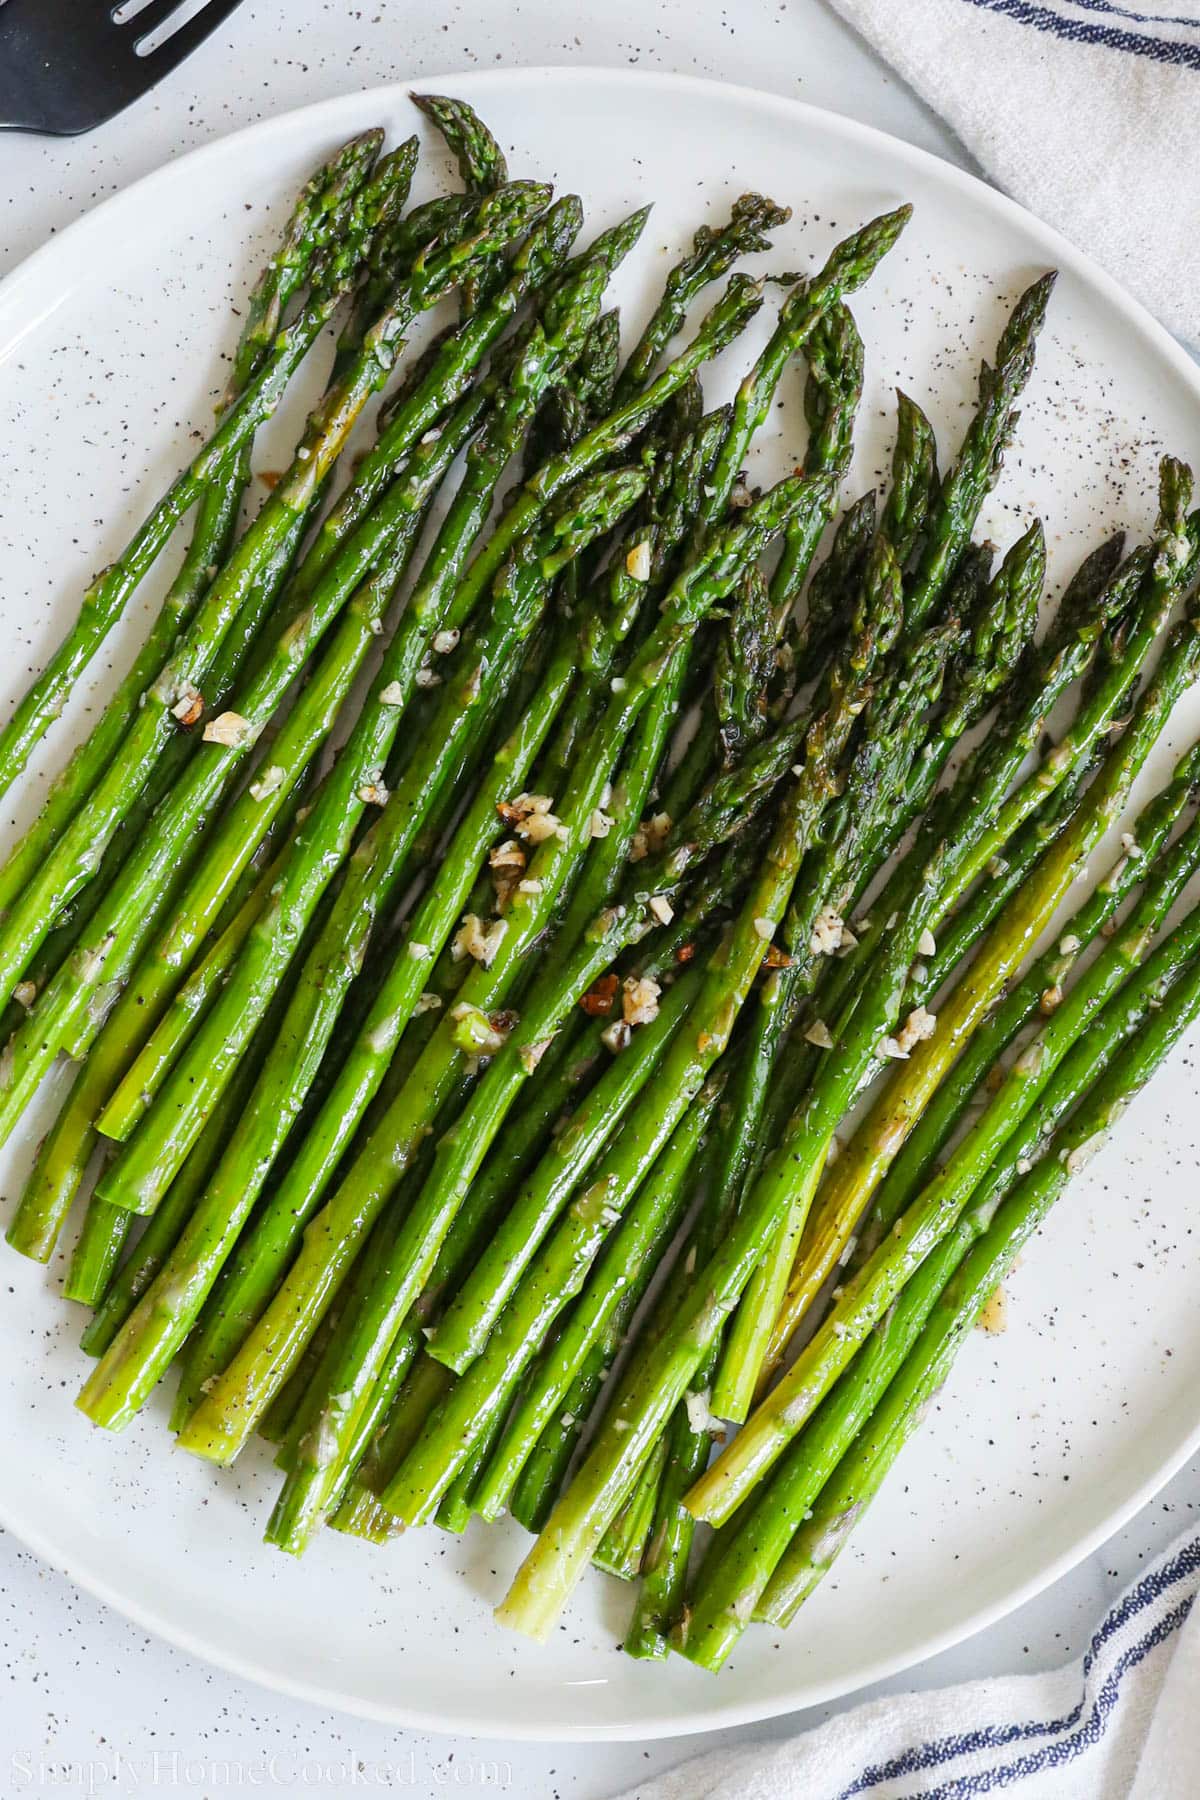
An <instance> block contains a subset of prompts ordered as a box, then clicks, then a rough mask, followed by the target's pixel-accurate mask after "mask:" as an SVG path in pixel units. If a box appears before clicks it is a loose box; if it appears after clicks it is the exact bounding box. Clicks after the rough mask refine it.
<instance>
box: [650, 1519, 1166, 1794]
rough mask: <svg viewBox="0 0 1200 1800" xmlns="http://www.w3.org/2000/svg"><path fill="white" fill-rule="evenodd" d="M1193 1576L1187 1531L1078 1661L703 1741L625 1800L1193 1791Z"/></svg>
mask: <svg viewBox="0 0 1200 1800" xmlns="http://www.w3.org/2000/svg"><path fill="white" fill-rule="evenodd" d="M1197 1587H1200V1537H1198V1536H1197V1535H1196V1532H1195V1529H1194V1527H1193V1528H1192V1529H1191V1530H1190V1531H1188V1532H1187V1533H1185V1534H1184V1536H1182V1537H1181V1538H1179V1539H1177V1540H1176V1542H1175V1543H1174V1544H1172V1545H1171V1547H1170V1549H1169V1550H1167V1551H1165V1552H1164V1554H1163V1555H1162V1556H1160V1557H1159V1558H1158V1560H1157V1561H1156V1562H1155V1563H1153V1564H1152V1565H1151V1567H1150V1568H1148V1569H1147V1570H1146V1571H1145V1573H1144V1574H1143V1575H1142V1576H1141V1577H1140V1578H1139V1579H1138V1580H1137V1581H1136V1582H1134V1584H1133V1585H1132V1586H1131V1587H1129V1588H1127V1589H1126V1591H1125V1592H1124V1593H1123V1594H1122V1595H1121V1597H1120V1599H1119V1600H1117V1602H1116V1603H1115V1605H1114V1606H1113V1607H1112V1608H1111V1610H1110V1611H1109V1612H1108V1614H1107V1615H1106V1616H1105V1618H1104V1619H1103V1620H1102V1621H1101V1623H1100V1624H1099V1625H1098V1626H1097V1627H1096V1630H1095V1631H1094V1632H1093V1634H1092V1638H1091V1641H1090V1643H1089V1645H1088V1649H1087V1653H1086V1655H1085V1656H1084V1657H1083V1658H1082V1660H1081V1661H1079V1662H1073V1663H1068V1664H1066V1665H1065V1667H1063V1668H1061V1669H1055V1670H1053V1671H1051V1672H1050V1673H1049V1674H1046V1675H1007V1676H1003V1677H1001V1678H999V1679H997V1680H988V1681H971V1682H966V1683H964V1684H963V1685H962V1686H961V1687H953V1688H942V1689H939V1690H935V1691H932V1692H928V1693H914V1694H903V1695H899V1696H891V1697H889V1698H887V1699H883V1700H871V1701H869V1702H867V1703H866V1704H865V1705H862V1706H858V1707H853V1708H851V1709H850V1710H848V1711H846V1712H842V1713H838V1714H837V1715H836V1716H835V1717H834V1718H832V1719H830V1720H829V1721H828V1722H827V1723H826V1724H824V1725H820V1726H818V1727H817V1728H816V1729H815V1730H813V1731H806V1732H804V1733H803V1734H802V1735H801V1736H799V1737H792V1738H790V1739H787V1740H785V1741H784V1742H782V1743H778V1744H775V1745H765V1746H764V1745H761V1744H760V1745H755V1746H752V1747H750V1748H746V1747H744V1746H743V1747H742V1748H740V1749H736V1750H730V1751H728V1752H726V1753H724V1754H722V1753H720V1752H718V1753H717V1754H716V1755H713V1754H712V1753H711V1752H710V1753H709V1754H708V1755H707V1756H705V1757H702V1758H696V1759H694V1760H693V1761H691V1762H686V1763H683V1764H682V1765H681V1766H680V1767H679V1768H676V1769H672V1770H670V1771H669V1772H668V1773H667V1774H665V1775H661V1776H658V1777H657V1778H656V1779H654V1780H650V1781H647V1782H645V1783H644V1784H643V1785H641V1786H639V1787H637V1788H631V1789H630V1790H629V1792H628V1793H627V1794H624V1795H622V1796H621V1800H857V1797H858V1796H862V1800H969V1797H973V1796H975V1795H979V1794H995V1793H998V1792H1000V1791H1001V1790H1003V1791H1004V1792H1005V1793H1008V1792H1010V1791H1011V1792H1014V1793H1016V1794H1017V1795H1019V1797H1020V1800H1193V1797H1194V1796H1196V1795H1200V1703H1198V1696H1200V1607H1198V1608H1196V1610H1195V1616H1194V1617H1191V1616H1189V1615H1190V1614H1191V1612H1192V1601H1193V1600H1194V1598H1195V1595H1196V1590H1197ZM793 1629H794V1630H796V1629H799V1627H798V1626H794V1627H793ZM717 1679H718V1680H719V1679H720V1677H717Z"/></svg>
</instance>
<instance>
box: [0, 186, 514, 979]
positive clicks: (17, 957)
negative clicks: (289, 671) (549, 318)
mask: <svg viewBox="0 0 1200 1800" xmlns="http://www.w3.org/2000/svg"><path fill="white" fill-rule="evenodd" d="M547 199H548V195H547V193H546V190H545V189H544V188H538V187H534V186H530V185H526V186H524V187H522V186H519V185H517V184H514V185H513V187H511V188H508V189H505V190H502V192H501V193H499V194H497V195H493V196H489V198H488V199H486V200H484V201H483V202H482V203H481V204H480V206H479V209H478V214H477V220H476V224H477V229H476V230H475V231H474V232H473V234H472V235H470V236H468V237H465V238H463V239H461V240H459V241H458V242H456V243H455V244H454V245H452V246H450V247H448V248H447V249H446V250H443V251H440V252H438V253H436V254H435V255H434V256H432V257H431V258H430V259H429V261H428V263H425V262H423V261H419V262H418V266H417V268H416V270H415V271H414V273H413V275H412V276H411V277H409V278H408V280H406V281H405V282H404V283H403V284H402V285H401V287H400V289H399V290H398V291H397V292H396V293H395V295H394V296H393V298H392V301H391V303H390V304H389V306H388V307H387V308H386V309H385V311H384V312H383V313H382V314H381V315H380V317H379V318H378V319H377V320H376V322H375V324H374V325H373V326H372V327H371V330H370V331H369V332H368V334H367V337H366V340H365V342H364V345H363V348H362V351H361V352H360V353H359V355H358V356H357V357H356V358H355V360H354V364H353V366H352V368H351V369H350V370H349V371H348V372H347V374H346V375H345V376H344V377H343V379H342V381H341V382H340V383H339V384H337V386H335V388H334V389H333V390H332V392H331V393H330V394H329V396H328V397H327V398H326V400H325V401H324V402H323V403H322V405H321V407H320V408H319V409H318V410H317V412H316V413H315V414H314V416H313V417H312V419H311V420H310V422H309V425H308V427H307V429H306V431H305V433H304V436H303V438H302V440H301V442H300V445H299V446H298V449H297V452H296V455H295V457H294V459H293V461H292V464H291V467H290V469H289V471H288V473H287V474H286V475H285V477H284V479H283V480H282V481H281V482H280V483H279V485H278V486H277V487H276V488H275V489H274V490H273V491H272V493H271V494H270V496H269V497H268V499H267V501H266V503H265V504H264V506H263V508H262V511H261V512H260V513H259V515H258V517H257V519H256V520H255V522H254V524H253V525H252V526H251V527H250V529H249V530H248V531H247V532H246V533H245V535H244V536H243V537H242V539H241V541H240V543H239V545H238V547H237V549H236V550H235V552H234V555H233V557H232V558H231V559H230V561H229V563H227V564H226V566H225V569H224V570H223V571H222V573H221V575H220V577H219V578H218V579H217V581H216V582H215V583H214V584H213V587H212V588H211V589H210V590H209V593H208V594H207V595H206V597H205V600H204V603H203V605H202V606H201V608H200V609H199V611H198V612H197V614H196V615H195V617H194V619H193V620H192V623H191V625H190V627H189V630H188V632H187V633H186V635H185V637H184V638H183V639H182V640H181V642H180V644H179V645H178V646H177V647H176V650H175V653H174V654H173V655H172V657H171V658H170V660H169V661H168V662H167V663H166V664H165V665H164V667H163V668H162V670H161V671H160V673H159V675H158V677H157V678H156V680H155V681H154V683H153V684H152V685H151V687H150V688H149V689H148V690H147V692H146V696H145V702H144V704H143V705H142V707H141V709H140V711H139V713H138V715H137V718H136V720H135V722H134V724H133V726H132V728H131V730H130V732H129V734H128V735H127V737H126V740H125V745H124V749H123V753H122V755H121V757H120V758H119V759H118V760H117V761H116V762H114V764H113V765H112V766H111V768H110V769H109V770H108V771H107V772H106V774H105V775H104V776H103V777H102V778H101V781H100V782H99V784H98V785H97V786H96V787H95V788H94V789H93V791H92V793H91V795H90V796H89V798H88V800H87V801H86V802H85V804H84V805H83V806H82V807H81V808H80V810H79V812H78V813H77V814H76V816H75V818H74V819H73V820H72V822H71V824H70V826H69V827H68V829H67V831H66V832H65V833H64V834H63V836H62V838H61V839H60V840H59V843H58V844H57V846H56V847H55V849H54V851H53V852H52V854H51V855H50V857H49V858H48V859H47V861H46V863H45V864H44V865H43V866H42V868H41V869H40V870H39V872H38V874H37V875H36V876H35V878H34V879H33V880H32V881H31V882H30V883H29V884H28V885H27V887H26V888H25V890H24V892H23V894H22V895H21V897H20V900H19V901H17V902H16V903H14V905H13V907H12V908H11V909H10V912H9V915H8V917H7V919H6V920H5V923H4V927H3V930H2V931H0V988H2V989H3V991H4V993H5V996H6V997H7V996H8V995H9V994H10V993H11V991H12V989H13V987H14V986H15V985H16V982H17V981H18V980H19V978H20V974H21V972H22V971H23V969H24V968H25V966H26V964H27V963H28V961H29V958H30V957H31V956H32V954H33V953H34V951H35V950H36V948H37V946H38V944H39V943H40V942H41V941H42V938H43V937H44V936H45V934H46V932H47V931H48V930H49V927H50V925H51V923H52V922H53V919H54V917H55V916H56V915H57V913H58V912H60V911H61V909H62V908H63V906H65V905H66V904H67V902H68V901H69V900H70V899H71V897H72V896H73V895H74V894H75V893H77V892H78V891H79V889H80V888H81V887H82V886H84V885H85V884H86V882H87V880H88V879H89V878H90V875H91V874H92V873H93V872H94V869H95V867H96V864H97V862H98V860H99V856H100V854H101V853H102V851H103V849H104V846H105V844H106V843H107V841H108V839H109V838H110V837H111V835H112V832H113V831H114V830H115V829H116V826H117V824H118V823H119V820H120V818H121V817H122V815H123V814H124V812H125V811H126V810H127V809H128V806H129V805H130V804H132V802H133V800H134V799H135V798H136V796H137V794H138V792H140V790H141V788H142V787H143V786H144V784H145V782H146V780H147V779H148V778H149V776H150V775H151V773H152V772H153V768H154V765H155V762H156V760H157V758H158V756H159V755H160V754H161V751H162V749H163V748H164V747H165V745H166V743H167V742H168V741H169V739H170V737H171V736H172V734H173V733H174V732H175V731H176V730H177V729H178V723H177V714H178V715H179V716H182V717H190V716H192V713H193V711H194V709H195V706H196V699H195V696H196V695H197V694H200V693H202V684H203V682H204V680H205V678H206V674H207V671H208V669H209V668H210V666H211V664H212V661H213V658H214V657H215V655H216V654H217V652H218V651H219V649H220V645H221V641H222V639H223V637H224V636H225V633H226V632H227V630H228V629H229V626H230V624H231V623H232V620H233V618H234V616H235V615H236V613H237V612H238V611H239V610H240V607H241V605H242V602H243V600H244V598H245V595H246V593H247V590H248V588H249V587H250V586H251V585H253V583H254V582H255V581H256V580H257V578H258V575H259V574H260V573H261V571H262V569H263V567H264V564H265V562H266V560H267V559H268V558H269V557H270V555H271V553H272V552H273V550H274V547H275V545H276V544H277V542H278V541H279V538H280V536H281V535H287V534H288V532H289V531H290V529H291V526H292V522H293V520H294V519H295V517H296V515H297V513H305V512H307V510H308V506H309V502H310V500H311V498H312V496H313V494H314V493H315V492H316V490H317V489H318V488H319V487H320V485H321V483H322V482H323V480H324V478H325V475H326V474H327V473H328V471H329V469H330V468H331V467H332V465H333V462H334V461H335V459H336V458H337V456H338V455H339V454H340V452H341V449H342V447H343V445H344V443H345V440H346V437H347V435H348V433H349V431H350V429H351V427H352V425H353V423H354V421H355V419H356V418H357V417H358V415H359V413H360V412H361V411H362V408H363V407H364V405H365V404H366V402H367V400H368V399H369V398H370V397H371V395H372V394H373V393H375V392H377V391H378V390H379V388H380V387H382V386H383V384H384V382H385V381H386V379H387V377H388V374H389V373H390V371H391V369H392V367H393V366H394V364H395V359H396V357H397V355H398V354H399V352H400V350H401V349H402V348H403V345H404V342H405V337H406V334H407V332H408V330H409V329H410V327H411V324H412V321H413V320H414V318H415V317H416V316H417V315H419V314H420V313H421V312H423V311H425V310H427V309H428V308H429V307H430V306H432V305H433V304H434V303H435V302H436V301H437V300H438V299H439V298H440V297H441V295H442V294H443V293H445V292H446V291H447V290H448V288H450V287H452V286H453V285H454V284H455V282H456V281H457V280H458V279H459V276H460V272H461V269H462V267H463V265H464V264H469V262H470V261H471V259H472V258H474V257H478V256H479V255H482V254H485V253H486V252H487V251H488V250H489V249H490V248H491V247H493V246H494V245H495V244H497V243H504V242H507V241H508V240H509V239H510V238H511V237H513V236H514V235H517V234H519V233H520V232H521V231H523V230H524V229H526V228H527V226H528V225H529V224H530V223H531V221H532V219H533V217H536V215H537V214H538V213H540V212H542V211H543V210H544V209H545V205H546V202H547ZM247 391H248V392H249V390H247ZM201 704H202V702H201Z"/></svg>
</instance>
